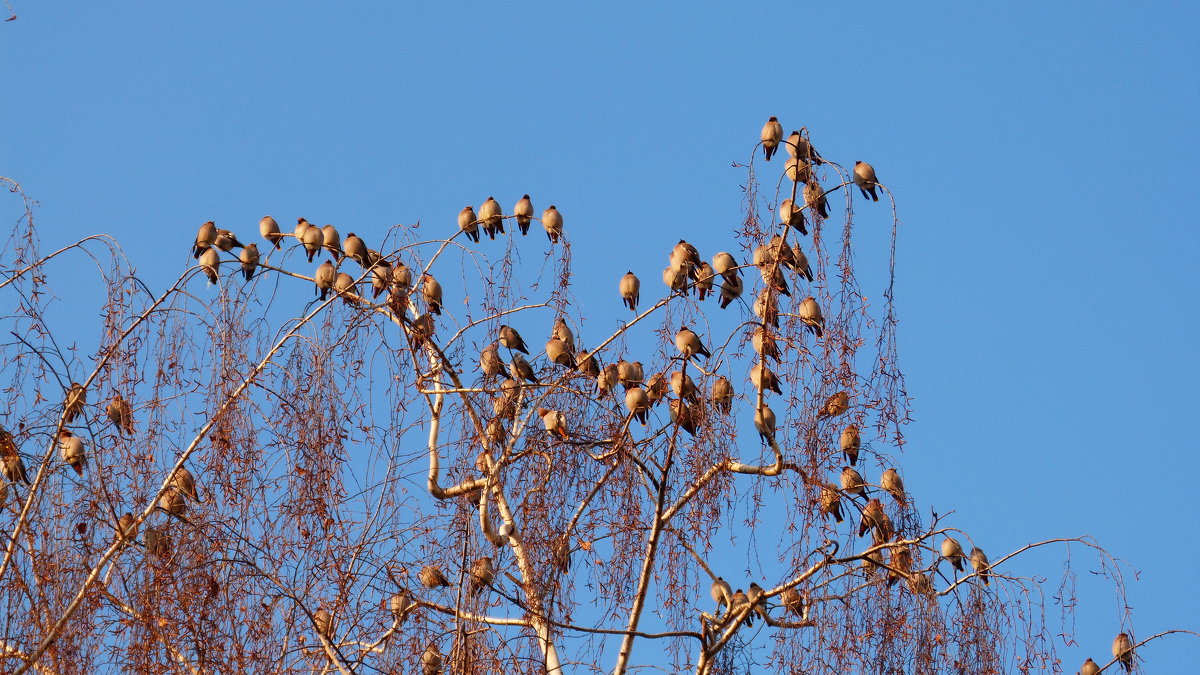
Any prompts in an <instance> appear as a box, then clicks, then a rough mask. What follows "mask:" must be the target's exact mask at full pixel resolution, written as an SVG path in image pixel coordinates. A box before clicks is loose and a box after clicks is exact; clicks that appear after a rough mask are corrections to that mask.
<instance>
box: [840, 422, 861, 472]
mask: <svg viewBox="0 0 1200 675" xmlns="http://www.w3.org/2000/svg"><path fill="white" fill-rule="evenodd" d="M838 442H839V444H840V445H841V446H842V454H843V455H845V456H846V461H847V462H848V463H849V464H850V466H854V465H855V464H858V449H859V447H860V446H861V445H862V439H861V438H860V437H859V435H858V427H857V426H855V425H853V424H851V425H850V426H848V427H846V428H845V429H843V430H842V436H841V438H840V439H839V441H838Z"/></svg>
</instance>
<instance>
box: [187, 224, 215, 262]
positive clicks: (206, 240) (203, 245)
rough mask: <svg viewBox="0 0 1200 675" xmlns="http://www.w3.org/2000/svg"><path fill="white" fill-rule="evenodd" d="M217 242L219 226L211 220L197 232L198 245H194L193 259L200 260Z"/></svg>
mask: <svg viewBox="0 0 1200 675" xmlns="http://www.w3.org/2000/svg"><path fill="white" fill-rule="evenodd" d="M216 240H217V226H216V225H214V224H213V221H211V220H209V221H207V222H205V223H204V224H203V225H201V226H200V229H199V230H198V231H197V232H196V243H194V244H193V245H192V257H193V258H195V259H197V260H199V259H200V254H202V253H204V252H205V251H207V250H208V249H209V247H211V246H212V245H213V242H215V241H216Z"/></svg>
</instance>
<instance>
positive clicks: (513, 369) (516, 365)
mask: <svg viewBox="0 0 1200 675" xmlns="http://www.w3.org/2000/svg"><path fill="white" fill-rule="evenodd" d="M508 373H509V375H512V378H513V379H514V380H525V381H527V382H541V380H539V379H538V377H537V375H536V374H534V372H533V366H531V365H529V362H528V361H526V360H525V357H523V356H521V355H520V354H513V355H512V358H511V359H509V362H508Z"/></svg>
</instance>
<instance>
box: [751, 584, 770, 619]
mask: <svg viewBox="0 0 1200 675" xmlns="http://www.w3.org/2000/svg"><path fill="white" fill-rule="evenodd" d="M746 600H748V601H750V606H751V607H753V608H754V613H755V614H758V615H759V616H760V617H762V620H763V621H766V622H767V623H770V622H771V618H770V617H769V616H767V599H766V598H764V597H763V587H762V586H759V585H758V582H756V581H751V582H750V588H748V589H746Z"/></svg>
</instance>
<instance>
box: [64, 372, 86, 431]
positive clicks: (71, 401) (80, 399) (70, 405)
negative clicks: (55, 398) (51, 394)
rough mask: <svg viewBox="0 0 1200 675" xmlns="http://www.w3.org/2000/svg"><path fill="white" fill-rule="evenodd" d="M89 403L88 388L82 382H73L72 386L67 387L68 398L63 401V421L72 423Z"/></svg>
mask: <svg viewBox="0 0 1200 675" xmlns="http://www.w3.org/2000/svg"><path fill="white" fill-rule="evenodd" d="M85 405H87V390H85V389H84V388H83V385H82V384H79V383H78V382H72V383H71V387H70V388H69V389H67V398H66V401H64V402H63V422H65V423H67V424H70V423H71V422H74V421H75V418H77V417H79V414H80V413H82V412H83V406H85Z"/></svg>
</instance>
